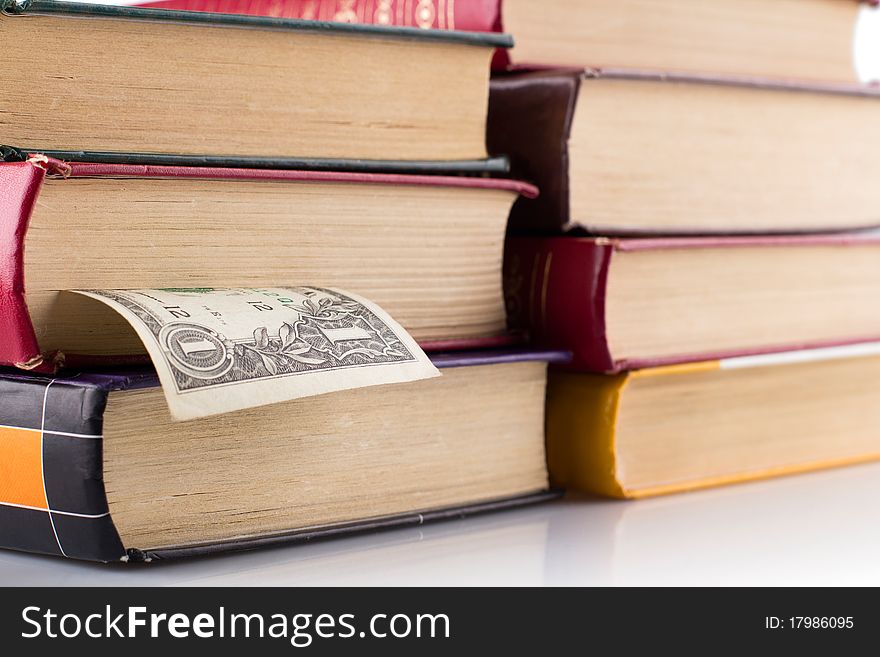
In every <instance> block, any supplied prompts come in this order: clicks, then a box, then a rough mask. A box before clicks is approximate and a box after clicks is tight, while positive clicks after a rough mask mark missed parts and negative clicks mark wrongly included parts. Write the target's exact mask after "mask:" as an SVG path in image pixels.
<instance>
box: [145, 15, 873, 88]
mask: <svg viewBox="0 0 880 657" xmlns="http://www.w3.org/2000/svg"><path fill="white" fill-rule="evenodd" d="M872 4H876V3H875V2H866V3H863V4H861V5H860V3H859V2H858V0H738V1H737V2H726V1H725V0H701V1H700V2H694V1H693V0H589V1H585V0H544V1H543V2H535V1H534V0H504V1H503V2H502V1H501V0H459V1H458V2H456V1H455V0H412V1H411V2H410V1H404V0H282V1H281V2H279V1H278V0H232V1H226V0H167V1H165V2H150V3H145V6H152V7H162V8H168V9H186V10H191V11H208V12H227V13H241V14H256V15H263V16H280V17H286V18H303V19H311V20H328V21H329V20H332V21H340V22H344V23H367V24H376V25H405V26H414V27H420V28H426V29H441V30H443V29H448V30H476V31H481V32H502V31H505V32H510V33H511V34H514V35H516V46H515V47H514V48H512V49H511V50H510V51H500V52H499V54H498V56H497V57H496V59H495V66H496V67H497V68H505V67H510V66H514V67H530V66H535V65H543V66H584V65H590V66H608V65H615V66H633V67H660V68H663V69H665V70H676V71H688V70H690V71H693V70H694V69H695V68H696V67H699V68H700V69H702V70H704V71H717V72H719V73H729V74H735V75H762V76H773V77H780V78H787V77H802V78H818V79H824V80H837V81H843V82H850V81H856V80H857V79H862V80H867V79H875V78H876V77H877V73H878V69H877V67H878V64H880V60H878V59H877V58H876V50H875V49H874V48H873V47H872V41H873V40H876V38H877V30H876V27H875V25H876V23H877V21H876V20H875V18H876V17H875V16H874V15H873V13H872V12H871V10H870V9H868V5H872ZM682 44H686V45H685V46H683V45H682Z"/></svg>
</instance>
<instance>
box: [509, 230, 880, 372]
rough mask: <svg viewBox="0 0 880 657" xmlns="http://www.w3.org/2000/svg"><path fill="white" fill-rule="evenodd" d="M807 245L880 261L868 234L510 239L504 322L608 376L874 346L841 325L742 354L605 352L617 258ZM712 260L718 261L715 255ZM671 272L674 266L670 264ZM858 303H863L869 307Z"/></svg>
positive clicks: (875, 240)
mask: <svg viewBox="0 0 880 657" xmlns="http://www.w3.org/2000/svg"><path fill="white" fill-rule="evenodd" d="M810 245H812V246H816V247H822V248H824V247H839V248H845V247H848V246H873V247H876V248H877V251H878V254H877V255H878V257H880V236H877V235H871V234H868V235H858V234H843V233H838V234H829V235H798V236H758V237H705V238H703V237H678V238H628V239H613V238H605V237H598V238H586V237H584V238H580V237H548V238H529V237H509V238H508V239H507V244H506V248H505V256H504V283H505V302H506V305H507V314H508V320H509V323H510V327H511V328H512V329H516V330H520V331H525V332H527V333H528V335H529V337H530V338H531V340H532V341H533V343H534V344H536V345H541V346H552V347H553V348H559V349H566V350H569V351H571V352H572V354H573V358H572V360H571V361H570V364H569V365H568V367H570V368H571V369H575V370H580V371H589V372H608V373H613V372H620V371H624V370H635V369H643V368H646V367H657V366H663V365H674V364H678V363H686V362H695V361H709V360H716V359H722V358H733V357H737V356H749V355H757V354H766V353H776V352H780V351H793V350H799V349H811V348H818V347H827V346H837V345H846V344H856V343H862V342H873V341H877V340H878V339H880V326H878V327H877V331H876V332H875V333H874V334H873V335H861V334H858V335H854V334H852V331H851V330H849V329H848V327H847V325H846V322H845V320H844V321H842V322H841V324H840V334H839V335H838V336H835V338H834V339H831V340H827V341H818V342H817V341H799V340H797V339H793V338H791V337H789V336H784V335H781V336H779V339H778V340H776V341H773V343H772V344H755V345H752V346H750V347H749V348H742V349H716V350H710V351H695V352H693V353H684V354H677V355H674V356H666V355H664V356H657V357H645V358H627V357H626V356H625V355H619V354H614V353H613V352H612V350H611V348H610V347H609V336H608V333H607V331H606V308H607V304H606V302H607V292H608V275H609V274H608V273H609V270H610V268H611V266H612V263H613V262H614V260H615V256H616V255H617V254H620V253H626V252H638V251H662V250H670V251H672V250H681V249H716V250H717V249H719V247H722V248H723V249H725V250H727V249H736V248H738V247H755V246H760V247H766V248H768V249H785V248H787V247H791V246H810ZM719 257H723V252H722V251H721V250H719ZM670 266H674V265H673V263H672V261H670ZM829 277H830V278H833V276H831V275H829ZM865 302H866V303H870V299H866V300H865Z"/></svg>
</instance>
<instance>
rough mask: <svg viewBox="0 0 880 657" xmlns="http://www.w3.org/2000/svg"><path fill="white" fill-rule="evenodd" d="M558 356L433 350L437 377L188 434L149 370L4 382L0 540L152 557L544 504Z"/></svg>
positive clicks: (237, 417) (207, 422)
mask: <svg viewBox="0 0 880 657" xmlns="http://www.w3.org/2000/svg"><path fill="white" fill-rule="evenodd" d="M564 357H565V354H561V353H558V352H483V353H480V352H470V353H469V354H465V355H439V356H436V357H435V358H434V362H435V364H436V365H437V366H438V367H440V368H441V370H442V372H443V376H441V377H439V378H436V379H429V380H424V381H418V382H415V383H408V384H397V385H389V386H378V387H371V388H361V389H358V390H350V391H344V392H338V393H333V394H329V395H322V396H318V397H313V398H311V399H307V400H297V401H293V402H285V403H280V404H275V405H272V406H267V407H265V408H262V409H259V410H255V409H251V410H248V411H239V412H234V413H228V414H225V415H221V416H218V417H216V418H205V419H202V420H195V421H191V422H172V421H171V419H170V416H169V414H168V408H167V406H166V405H165V401H164V399H163V397H162V392H161V390H160V389H159V388H158V387H157V385H158V382H157V379H156V378H155V375H154V374H152V373H150V372H146V371H145V372H134V371H132V372H126V373H117V374H95V373H92V374H89V373H83V374H79V375H75V376H66V377H62V378H57V379H51V378H44V377H37V376H33V375H23V374H3V375H0V391H2V404H0V450H2V454H3V458H2V459H0V480H2V481H3V482H4V486H3V487H2V488H0V545H2V546H3V547H7V548H13V549H18V550H27V551H32V552H41V553H44V554H53V555H60V556H66V557H71V558H76V559H90V560H97V561H119V560H150V559H161V558H168V557H176V556H189V555H196V554H204V553H208V552H212V551H217V550H234V549H246V548H252V547H258V546H261V545H272V544H277V543H282V542H287V541H305V540H312V539H315V538H319V537H322V536H335V535H340V534H346V533H350V532H353V531H364V530H373V529H380V528H383V527H393V526H396V525H401V524H412V523H420V522H423V521H425V520H431V519H435V518H443V517H458V516H460V515H463V514H467V513H470V512H477V511H484V510H491V509H493V508H505V507H508V506H512V505H515V504H521V503H526V502H530V501H538V500H541V499H546V498H547V497H548V495H547V489H548V486H547V470H546V464H545V457H544V393H545V382H546V369H547V363H548V362H550V361H555V360H559V359H560V358H564ZM391 409H393V411H392V410H391Z"/></svg>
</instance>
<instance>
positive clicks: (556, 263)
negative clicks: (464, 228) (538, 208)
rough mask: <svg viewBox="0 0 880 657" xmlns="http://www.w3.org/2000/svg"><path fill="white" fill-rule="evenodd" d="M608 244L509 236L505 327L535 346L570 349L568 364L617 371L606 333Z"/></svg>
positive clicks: (583, 369)
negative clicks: (520, 333)
mask: <svg viewBox="0 0 880 657" xmlns="http://www.w3.org/2000/svg"><path fill="white" fill-rule="evenodd" d="M612 252H613V248H612V243H611V242H610V241H603V240H590V239H567V238H545V239H541V238H528V237H511V238H508V240H507V243H506V246H505V254H504V294H505V303H506V306H507V314H508V318H509V322H510V328H511V329H513V330H517V329H518V330H525V331H527V332H528V333H529V335H530V336H531V338H532V340H533V341H534V343H535V344H537V345H541V346H542V347H547V348H554V349H556V348H558V349H566V350H570V351H571V352H572V360H571V363H570V364H569V365H568V367H570V368H572V369H576V370H581V371H588V372H613V371H616V370H617V369H619V368H618V367H617V366H616V364H615V362H614V360H613V359H612V357H611V354H610V352H609V350H608V342H607V338H606V335H605V289H606V283H607V279H608V265H609V263H610V260H611V254H612Z"/></svg>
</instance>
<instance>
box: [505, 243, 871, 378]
mask: <svg viewBox="0 0 880 657" xmlns="http://www.w3.org/2000/svg"><path fill="white" fill-rule="evenodd" d="M504 266H505V281H506V295H507V301H508V313H509V316H510V321H511V325H512V326H518V327H523V328H527V329H528V330H529V331H530V332H531V336H532V338H533V339H534V340H536V341H537V342H538V343H539V344H543V345H556V346H559V347H564V348H565V349H571V350H572V351H573V352H574V357H573V360H572V363H571V365H572V367H573V368H575V369H580V370H587V371H591V372H619V371H622V370H627V369H641V368H645V367H653V366H658V365H669V364H673V363H683V362H689V361H698V360H707V359H714V358H720V357H731V356H742V355H747V354H756V353H767V352H773V351H783V350H792V349H802V348H807V347H814V346H826V345H831V344H845V343H857V342H869V341H872V340H878V339H880V305H878V304H877V303H875V300H876V299H877V298H878V297H880V237H878V236H877V235H870V234H869V235H862V236H859V235H841V234H837V235H817V236H800V237H795V236H790V237H741V238H733V237H728V238H685V237H682V238H665V239H660V238H658V239H648V238H642V239H636V238H631V239H609V238H576V237H556V238H545V239H532V238H511V239H509V240H508V245H507V253H506V258H505V265H504Z"/></svg>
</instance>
